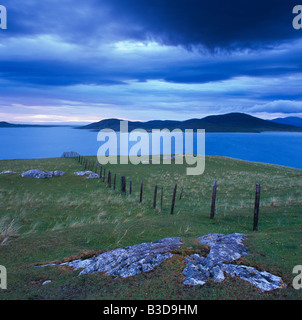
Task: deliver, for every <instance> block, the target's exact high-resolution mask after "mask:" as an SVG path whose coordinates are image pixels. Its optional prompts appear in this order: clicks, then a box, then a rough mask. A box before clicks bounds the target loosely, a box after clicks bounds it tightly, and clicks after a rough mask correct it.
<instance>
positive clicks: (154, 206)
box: [153, 185, 157, 209]
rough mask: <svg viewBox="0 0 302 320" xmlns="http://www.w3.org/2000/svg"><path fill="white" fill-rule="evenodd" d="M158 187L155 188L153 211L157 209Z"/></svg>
mask: <svg viewBox="0 0 302 320" xmlns="http://www.w3.org/2000/svg"><path fill="white" fill-rule="evenodd" d="M156 196H157V185H156V186H155V187H154V197H153V209H155V208H156Z"/></svg>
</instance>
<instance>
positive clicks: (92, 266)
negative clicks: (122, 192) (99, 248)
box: [39, 233, 286, 292]
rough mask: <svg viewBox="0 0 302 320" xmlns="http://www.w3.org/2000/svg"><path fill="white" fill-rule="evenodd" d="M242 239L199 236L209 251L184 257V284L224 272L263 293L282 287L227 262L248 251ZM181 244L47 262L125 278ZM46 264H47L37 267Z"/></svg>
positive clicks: (157, 261)
mask: <svg viewBox="0 0 302 320" xmlns="http://www.w3.org/2000/svg"><path fill="white" fill-rule="evenodd" d="M244 239H246V237H245V236H244V235H243V234H241V233H233V234H229V235H223V234H218V233H210V234H208V235H205V236H203V237H200V238H198V240H199V242H200V243H203V244H206V245H208V246H210V252H209V254H208V255H207V256H206V257H203V256H200V255H199V254H192V255H190V256H189V257H187V258H184V259H185V261H186V262H187V266H186V267H185V269H184V270H183V274H184V276H185V280H184V284H185V285H203V284H205V283H206V282H207V281H208V280H209V279H213V280H214V281H215V282H221V281H223V280H224V279H225V273H227V274H229V275H230V276H232V277H235V276H236V277H239V278H241V279H243V280H246V281H248V282H250V283H251V284H252V285H254V286H256V287H258V288H259V289H260V290H261V291H262V292H264V291H269V290H274V289H277V288H283V287H285V286H286V285H285V284H284V283H283V281H282V279H281V278H280V277H278V276H275V275H272V274H270V273H268V272H266V271H258V270H257V269H256V268H253V267H249V266H244V265H239V264H229V262H232V261H234V260H236V259H239V258H240V257H241V256H243V255H247V254H248V253H249V252H248V249H247V248H246V246H245V245H244V244H243V243H242V241H243V240H244ZM181 245H182V242H181V241H180V238H177V237H175V238H164V239H161V240H158V241H154V242H150V243H142V244H137V245H133V246H128V247H125V248H118V249H114V250H111V251H107V252H105V253H102V254H99V255H95V256H94V257H91V258H89V259H84V260H81V259H77V260H73V261H70V262H64V263H61V264H49V265H66V266H69V267H72V268H74V269H75V270H79V269H81V271H80V273H79V275H83V274H87V273H96V272H105V273H106V274H107V275H112V276H115V277H117V278H118V277H123V278H126V277H131V276H134V275H136V274H139V273H141V272H146V271H150V270H152V269H154V268H155V267H156V266H158V265H159V264H161V263H162V262H163V261H165V260H166V259H169V258H171V257H172V256H173V253H172V252H171V251H173V250H175V249H178V248H179V247H180V246H181ZM45 266H48V265H40V266H39V267H45Z"/></svg>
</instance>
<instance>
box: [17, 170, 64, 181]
mask: <svg viewBox="0 0 302 320" xmlns="http://www.w3.org/2000/svg"><path fill="white" fill-rule="evenodd" d="M64 174H65V172H63V171H61V170H56V171H42V170H36V169H33V170H28V171H25V172H23V173H22V174H21V176H22V177H26V178H34V179H45V178H51V177H53V176H55V177H58V176H62V175H64Z"/></svg>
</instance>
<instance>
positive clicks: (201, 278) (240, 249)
mask: <svg viewBox="0 0 302 320" xmlns="http://www.w3.org/2000/svg"><path fill="white" fill-rule="evenodd" d="M244 239H246V237H245V236H244V235H243V234H241V233H233V234H229V235H223V234H218V233H211V234H208V235H206V236H203V237H200V238H198V240H199V242H200V243H203V244H206V245H208V246H210V252H209V254H208V255H207V256H206V257H202V256H200V255H198V254H193V255H190V256H189V257H188V258H185V260H186V262H187V267H186V268H185V269H184V271H183V274H184V275H185V281H184V284H187V285H198V284H200V285H203V284H204V283H206V282H207V281H208V279H209V278H211V279H213V280H214V281H216V282H221V281H223V280H224V279H225V276H224V272H226V273H227V274H229V275H231V276H233V277H235V276H237V277H239V278H241V279H243V280H246V281H248V282H250V283H251V284H253V285H254V286H256V287H258V288H259V289H260V290H261V291H262V292H264V291H268V290H273V289H276V288H282V287H285V284H284V283H283V281H282V279H281V278H280V277H277V276H274V275H272V274H270V273H268V272H266V271H258V270H257V269H255V268H253V267H247V266H243V265H235V264H227V263H229V262H232V261H234V260H236V259H239V258H240V257H241V256H243V255H247V254H248V253H249V252H248V250H247V248H246V246H245V245H244V244H243V243H242V241H243V240H244Z"/></svg>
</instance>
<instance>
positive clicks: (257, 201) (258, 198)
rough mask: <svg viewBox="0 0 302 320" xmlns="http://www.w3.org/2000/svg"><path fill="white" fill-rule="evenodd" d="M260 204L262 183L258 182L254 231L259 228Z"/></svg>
mask: <svg viewBox="0 0 302 320" xmlns="http://www.w3.org/2000/svg"><path fill="white" fill-rule="evenodd" d="M259 204H260V184H258V183H257V184H256V195H255V208H254V225H253V231H257V230H258V218H259Z"/></svg>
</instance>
